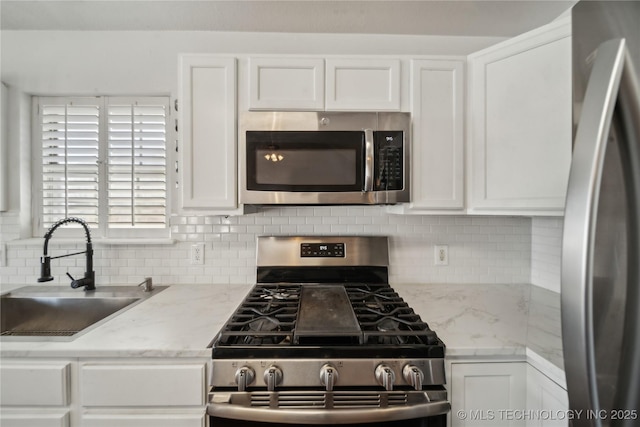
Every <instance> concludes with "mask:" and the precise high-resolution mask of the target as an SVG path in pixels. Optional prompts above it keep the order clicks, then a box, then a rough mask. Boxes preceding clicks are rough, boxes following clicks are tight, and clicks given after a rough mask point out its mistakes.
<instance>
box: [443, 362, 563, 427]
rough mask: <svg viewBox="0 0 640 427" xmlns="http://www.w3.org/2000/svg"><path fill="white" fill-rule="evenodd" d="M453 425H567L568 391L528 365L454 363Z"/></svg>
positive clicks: (549, 426)
mask: <svg viewBox="0 0 640 427" xmlns="http://www.w3.org/2000/svg"><path fill="white" fill-rule="evenodd" d="M450 369H451V370H450V374H449V375H450V381H449V384H450V386H449V394H450V399H451V414H450V417H449V419H450V426H451V427H463V426H464V427H470V426H476V427H485V426H518V427H560V426H562V427H566V426H567V425H568V419H567V417H568V410H567V409H568V407H569V406H568V398H567V391H566V390H565V389H564V388H563V387H562V386H560V385H559V384H558V383H556V382H555V381H553V380H551V379H550V377H549V376H547V375H545V374H544V373H543V372H542V371H540V370H538V369H536V368H535V367H533V366H532V365H531V364H529V363H528V362H526V361H513V362H477V361H473V360H468V361H459V362H458V361H456V362H451V368H450Z"/></svg>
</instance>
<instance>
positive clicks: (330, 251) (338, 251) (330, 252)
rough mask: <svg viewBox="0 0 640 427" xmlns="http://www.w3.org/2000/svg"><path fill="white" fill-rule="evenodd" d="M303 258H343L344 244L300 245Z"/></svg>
mask: <svg viewBox="0 0 640 427" xmlns="http://www.w3.org/2000/svg"><path fill="white" fill-rule="evenodd" d="M300 256H301V257H303V258H344V243H301V244H300Z"/></svg>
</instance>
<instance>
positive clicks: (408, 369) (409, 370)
mask: <svg viewBox="0 0 640 427" xmlns="http://www.w3.org/2000/svg"><path fill="white" fill-rule="evenodd" d="M402 376H403V377H404V380H405V381H406V382H407V383H409V384H411V386H412V387H413V388H414V389H416V390H422V382H423V381H424V373H423V372H422V369H420V368H418V367H417V366H415V365H404V368H402Z"/></svg>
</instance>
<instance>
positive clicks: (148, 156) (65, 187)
mask: <svg viewBox="0 0 640 427" xmlns="http://www.w3.org/2000/svg"><path fill="white" fill-rule="evenodd" d="M37 107H38V108H37V112H38V126H39V135H40V138H39V141H38V143H39V146H40V149H41V150H42V162H41V164H40V166H41V172H42V174H41V176H42V192H41V197H40V200H39V201H38V203H37V205H38V206H40V218H38V220H37V221H36V222H37V224H36V228H37V234H41V232H42V231H44V230H46V229H48V228H49V227H50V226H51V225H53V224H54V223H55V222H56V221H58V220H60V219H62V218H65V217H68V216H76V217H80V218H83V219H84V220H85V221H87V223H88V224H89V225H90V227H91V228H92V233H94V234H95V235H98V236H104V237H133V236H147V237H161V236H167V235H168V224H167V218H168V217H167V206H168V202H167V148H166V147H167V122H168V115H169V113H170V109H169V100H168V98H166V97H146V98H123V97H96V98H49V97H40V98H38V101H37Z"/></svg>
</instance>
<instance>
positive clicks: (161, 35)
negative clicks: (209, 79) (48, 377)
mask: <svg viewBox="0 0 640 427" xmlns="http://www.w3.org/2000/svg"><path fill="white" fill-rule="evenodd" d="M500 40H501V39H497V38H474V39H470V38H464V37H426V36H385V35H376V36H373V35H327V34H323V35H310V34H252V33H209V32H94V31H91V32H89V31H87V32H66V31H3V32H2V41H1V42H2V46H1V47H2V80H3V81H5V82H7V83H8V84H9V85H10V87H11V89H12V90H13V91H15V92H14V93H15V94H16V95H14V98H12V99H15V100H16V101H15V102H16V103H17V104H20V105H15V106H13V107H12V108H13V110H14V111H19V112H22V113H21V114H22V117H12V120H11V123H12V125H13V127H14V130H13V132H14V133H13V135H14V136H13V137H11V138H10V139H11V144H12V147H13V148H14V151H13V152H17V153H18V154H17V157H16V162H15V163H13V164H14V165H19V164H20V162H21V161H22V162H24V161H25V158H26V161H27V163H28V160H29V152H28V147H29V144H28V141H27V143H25V141H24V139H25V132H26V131H27V129H28V118H29V117H28V116H29V111H28V110H29V109H28V108H26V110H25V106H24V104H25V103H26V104H28V102H25V99H27V100H28V96H27V95H25V94H38V95H63V94H64V95H97V94H109V95H119V94H140V95H148V94H169V95H172V96H175V94H176V93H177V89H176V88H177V55H178V53H181V52H209V53H222V54H248V53H258V54H260V53H283V54H285V53H298V54H345V55H347V54H370V55H374V54H375V55H378V54H390V55H391V54H392V55H409V54H411V55H422V54H424V55H428V54H434V55H435V54H440V55H466V54H468V53H470V52H473V51H476V50H479V49H482V48H484V47H486V46H489V45H491V44H494V43H496V42H498V41H500ZM241 105H242V104H241ZM25 116H26V117H25ZM27 139H28V138H27ZM20 141H22V143H21V142H20ZM14 144H16V145H15V146H14ZM24 146H26V148H25V147H24ZM16 147H18V148H16ZM10 180H11V182H12V188H13V189H14V190H15V189H17V191H18V192H19V195H18V198H17V199H16V198H15V197H14V198H12V201H11V203H10V204H11V206H12V210H11V211H10V212H9V213H3V214H0V244H1V243H2V242H9V244H8V246H7V265H6V266H4V267H2V266H0V283H1V284H33V283H35V280H36V278H37V275H38V271H39V270H38V268H39V261H38V260H39V257H40V255H41V251H42V239H41V238H39V239H37V240H34V241H32V242H24V241H15V239H18V238H20V237H24V233H22V232H21V231H20V228H21V227H22V226H24V223H25V217H26V218H27V221H26V222H27V223H28V222H29V221H28V217H29V216H30V204H29V202H28V200H29V198H30V197H31V194H30V191H29V188H30V181H29V174H28V167H26V166H24V165H22V166H20V167H19V168H16V169H15V170H12V171H10ZM172 234H173V237H174V238H176V239H177V240H178V242H177V243H176V244H174V245H123V246H104V245H97V246H96V253H95V260H94V264H95V269H96V273H97V282H98V284H99V285H100V284H109V283H111V284H115V283H136V282H138V281H141V280H142V279H143V278H144V277H145V276H153V277H154V280H156V281H157V282H158V283H164V284H173V283H177V284H188V283H218V284H223V283H230V282H253V281H255V239H256V236H259V235H265V234H334V235H335V234H359V235H362V234H376V235H388V236H390V238H391V245H392V252H391V253H392V260H391V275H392V282H393V283H434V282H437V283H528V282H529V281H530V272H531V219H529V218H513V217H495V218H491V217H455V216H400V215H389V214H387V213H386V211H385V210H384V208H382V207H335V208H311V207H307V208H273V209H267V210H264V211H262V212H260V213H257V214H252V215H245V216H239V217H192V216H181V215H179V216H174V217H173V218H172ZM194 242H205V244H206V249H205V265H204V266H193V265H190V264H189V262H188V254H189V248H190V246H191V244H193V243H194ZM434 244H448V245H449V253H450V264H449V266H446V267H435V266H434V265H433V245H434ZM51 248H52V252H53V251H58V250H69V249H71V248H73V246H71V247H69V246H65V247H64V249H60V248H58V247H57V244H56V239H55V238H54V239H53V240H52V244H51ZM80 250H82V248H80ZM76 258H77V259H76ZM83 262H84V261H83V258H82V257H72V258H65V259H61V260H57V262H54V263H53V264H54V265H53V266H52V269H53V274H54V276H55V277H56V280H57V281H59V283H62V284H66V283H67V280H66V277H65V275H64V272H65V271H66V270H67V268H68V269H69V270H70V272H71V273H72V274H74V273H76V274H77V273H78V272H81V271H82V268H83Z"/></svg>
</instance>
